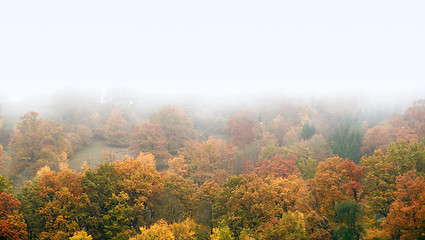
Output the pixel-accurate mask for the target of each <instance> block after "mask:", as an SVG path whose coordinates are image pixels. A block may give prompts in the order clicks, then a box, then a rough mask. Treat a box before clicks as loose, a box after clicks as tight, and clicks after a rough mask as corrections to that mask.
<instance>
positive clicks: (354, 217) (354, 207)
mask: <svg viewBox="0 0 425 240" xmlns="http://www.w3.org/2000/svg"><path fill="white" fill-rule="evenodd" d="M335 213H336V221H337V225H338V229H337V233H338V236H339V239H343V240H358V239H361V236H362V234H363V233H364V229H363V225H362V222H363V212H362V206H361V205H360V204H359V203H357V202H356V201H355V200H354V199H351V198H350V199H348V200H346V201H344V202H339V203H336V204H335Z"/></svg>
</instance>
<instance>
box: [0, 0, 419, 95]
mask: <svg viewBox="0 0 425 240" xmlns="http://www.w3.org/2000/svg"><path fill="white" fill-rule="evenodd" d="M424 12H425V1H388V0H387V1H373V0H368V1H317V0H315V1H247V0H244V1H232V0H227V1H200V0H197V1H175V0H174V1H90V0H84V1H75V0H73V1H58V0H54V1H19V0H16V1H15V0H13V1H7V0H5V1H1V2H0V82H1V88H0V94H2V95H3V96H7V97H12V98H13V96H20V95H29V94H31V93H34V92H35V93H38V94H44V93H48V92H50V91H53V90H54V89H57V88H64V87H68V86H73V87H76V86H77V87H82V88H95V89H106V88H111V87H115V86H120V87H128V88H131V89H133V90H134V89H137V90H140V91H142V92H152V93H156V92H157V93H162V94H168V93H170V94H172V93H182V94H186V93H196V94H201V95H206V96H207V95H214V94H233V93H235V94H251V93H259V92H275V93H280V92H282V93H288V94H293V95H294V94H297V93H298V92H300V93H331V92H339V91H350V90H352V91H353V94H356V92H355V91H359V90H360V92H369V93H375V92H376V94H378V93H379V94H382V93H388V92H398V91H399V92H403V93H404V94H406V93H410V92H412V93H415V94H418V92H420V93H419V94H422V93H425V14H424ZM423 97H425V94H424V95H423Z"/></svg>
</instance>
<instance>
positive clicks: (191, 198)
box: [0, 91, 425, 240]
mask: <svg viewBox="0 0 425 240" xmlns="http://www.w3.org/2000/svg"><path fill="white" fill-rule="evenodd" d="M6 105H7V104H6ZM6 105H4V104H2V108H1V112H0V115H1V128H0V143H1V145H0V173H1V175H0V239H73V240H77V239H96V240H97V239H133V240H139V239H212V240H218V239H243V240H248V239H258V240H261V239H294V240H295V239H347V240H348V239H384V240H385V239H425V235H424V232H425V144H424V141H425V100H419V99H417V100H416V101H413V102H409V103H408V105H406V106H400V107H393V108H391V107H387V106H385V105H373V106H370V105H368V103H366V104H363V103H361V102H359V101H354V100H352V99H345V98H344V99H331V98H326V99H312V98H311V99H309V98H292V97H276V98H269V99H266V98H256V99H255V100H252V99H251V101H247V102H244V103H236V102H232V103H231V104H230V103H227V102H225V101H221V102H219V103H216V104H213V103H211V102H208V101H207V100H204V99H201V98H199V99H197V100H193V99H191V100H187V101H185V100H181V101H171V100H170V101H168V102H165V101H164V102H158V101H157V102H155V101H151V100H150V98H148V97H146V98H143V97H140V96H137V94H135V95H132V94H129V93H110V94H103V95H95V94H93V95H91V96H90V95H84V94H81V95H79V94H78V93H68V92H66V91H63V92H61V93H59V94H57V95H56V96H53V97H51V98H49V99H48V100H46V101H44V102H42V103H40V104H37V105H34V106H33V108H32V109H26V110H25V112H23V113H19V116H17V115H13V113H12V111H10V109H11V108H15V106H6ZM9 105H10V104H9ZM31 106H32V105H31Z"/></svg>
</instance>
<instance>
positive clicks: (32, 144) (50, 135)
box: [9, 112, 72, 176]
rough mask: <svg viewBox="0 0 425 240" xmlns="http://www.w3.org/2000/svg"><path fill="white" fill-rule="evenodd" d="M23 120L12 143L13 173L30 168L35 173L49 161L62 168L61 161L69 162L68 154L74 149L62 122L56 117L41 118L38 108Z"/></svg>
mask: <svg viewBox="0 0 425 240" xmlns="http://www.w3.org/2000/svg"><path fill="white" fill-rule="evenodd" d="M21 120H22V121H21V122H20V123H18V126H17V127H16V129H15V131H14V133H13V134H12V136H11V139H10V143H9V147H10V150H11V157H12V162H13V168H14V169H13V170H14V173H15V174H20V173H22V172H23V171H25V170H29V171H30V173H31V174H30V175H31V176H32V174H34V173H35V172H36V171H37V169H39V168H41V167H43V166H46V165H47V166H49V167H50V168H51V169H53V170H59V165H60V163H66V162H67V155H68V154H69V153H70V152H71V149H72V147H71V142H70V140H69V139H68V138H67V135H66V132H65V131H64V129H63V128H62V125H61V124H60V123H58V122H55V121H42V120H41V119H40V118H38V113H36V112H29V113H27V114H25V115H24V116H23V117H21Z"/></svg>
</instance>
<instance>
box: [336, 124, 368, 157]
mask: <svg viewBox="0 0 425 240" xmlns="http://www.w3.org/2000/svg"><path fill="white" fill-rule="evenodd" d="M362 137H363V136H362V134H361V132H360V130H359V128H358V126H356V125H355V124H352V123H350V122H348V121H346V122H344V123H341V124H340V125H339V126H338V127H337V128H336V129H335V131H334V134H333V144H332V151H333V153H335V154H336V155H338V156H340V157H342V158H348V159H350V160H351V161H354V162H356V163H358V162H359V161H360V157H361V152H360V147H361V145H362Z"/></svg>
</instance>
